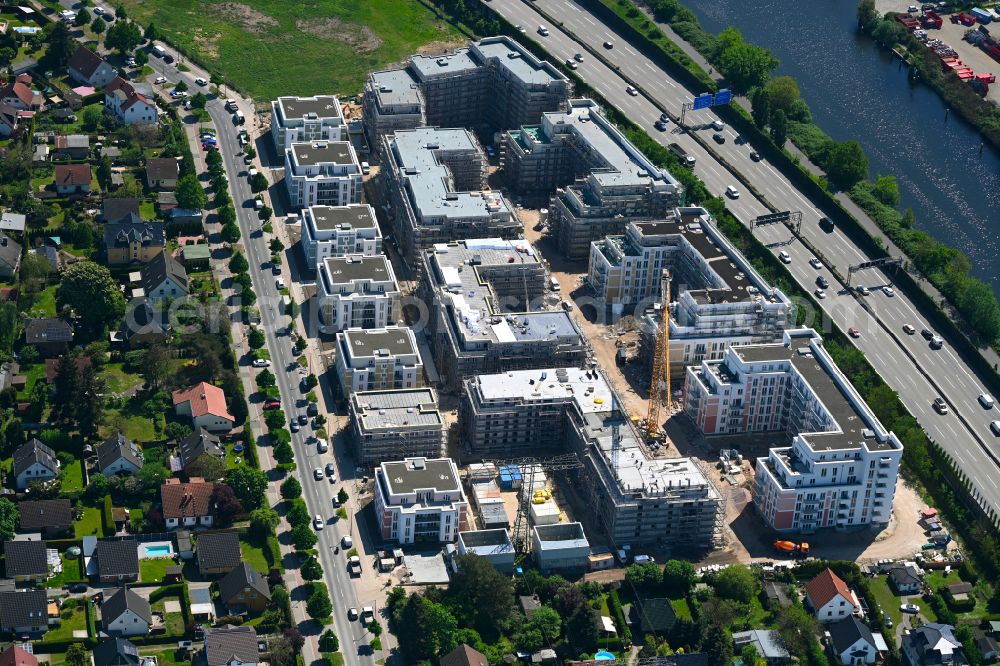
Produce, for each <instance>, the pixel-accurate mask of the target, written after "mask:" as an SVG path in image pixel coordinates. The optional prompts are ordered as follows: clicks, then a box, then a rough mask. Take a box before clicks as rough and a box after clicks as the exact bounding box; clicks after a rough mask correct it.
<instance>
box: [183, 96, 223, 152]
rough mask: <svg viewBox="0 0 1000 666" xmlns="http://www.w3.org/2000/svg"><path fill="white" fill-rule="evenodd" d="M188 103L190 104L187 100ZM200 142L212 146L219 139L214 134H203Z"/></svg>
mask: <svg viewBox="0 0 1000 666" xmlns="http://www.w3.org/2000/svg"><path fill="white" fill-rule="evenodd" d="M188 104H190V102H188ZM201 142H202V144H207V145H209V146H214V145H216V144H218V143H219V140H218V139H216V138H215V137H214V136H203V137H201Z"/></svg>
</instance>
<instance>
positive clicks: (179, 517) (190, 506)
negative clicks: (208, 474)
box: [160, 478, 215, 530]
mask: <svg viewBox="0 0 1000 666" xmlns="http://www.w3.org/2000/svg"><path fill="white" fill-rule="evenodd" d="M214 491H215V484H214V483H208V482H206V481H205V480H204V479H199V478H192V479H190V480H189V481H188V482H187V483H181V480H180V479H167V481H166V483H164V484H163V485H162V486H160V501H161V503H162V504H163V520H164V521H165V523H166V525H167V529H171V530H172V529H176V528H178V527H196V526H199V527H211V526H212V524H213V523H214V522H215V511H214V509H215V507H214V506H213V505H212V493H213V492H214Z"/></svg>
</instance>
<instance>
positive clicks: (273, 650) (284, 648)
mask: <svg viewBox="0 0 1000 666" xmlns="http://www.w3.org/2000/svg"><path fill="white" fill-rule="evenodd" d="M268 648H269V650H270V655H271V666H295V664H296V662H297V659H296V650H295V649H294V648H293V647H292V644H291V642H290V641H289V640H288V639H287V638H285V637H284V636H278V637H277V638H272V639H271V641H270V644H269V645H268Z"/></svg>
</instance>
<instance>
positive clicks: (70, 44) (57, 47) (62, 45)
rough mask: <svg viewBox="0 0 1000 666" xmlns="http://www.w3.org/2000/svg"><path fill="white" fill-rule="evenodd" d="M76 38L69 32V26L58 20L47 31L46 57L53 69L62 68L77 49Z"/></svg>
mask: <svg viewBox="0 0 1000 666" xmlns="http://www.w3.org/2000/svg"><path fill="white" fill-rule="evenodd" d="M77 46H78V45H77V43H76V40H75V39H73V35H71V34H70V33H69V28H67V27H66V25H65V24H64V23H63V22H62V21H58V22H57V23H56V24H55V26H54V27H53V28H52V32H50V33H49V50H48V53H47V54H46V59H47V60H48V62H49V63H51V65H52V68H53V69H62V68H63V67H65V66H66V63H67V62H69V59H70V58H71V57H72V56H73V53H74V52H75V51H76V49H77Z"/></svg>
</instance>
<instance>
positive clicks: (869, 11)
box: [858, 0, 880, 26]
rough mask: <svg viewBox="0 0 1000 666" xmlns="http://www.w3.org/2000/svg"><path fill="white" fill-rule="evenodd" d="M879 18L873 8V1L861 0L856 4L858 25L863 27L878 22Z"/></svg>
mask: <svg viewBox="0 0 1000 666" xmlns="http://www.w3.org/2000/svg"><path fill="white" fill-rule="evenodd" d="M879 18H880V17H879V15H878V10H877V9H876V8H875V0H861V2H860V3H858V25H860V26H865V25H868V24H870V23H872V22H873V21H877V20H879Z"/></svg>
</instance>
